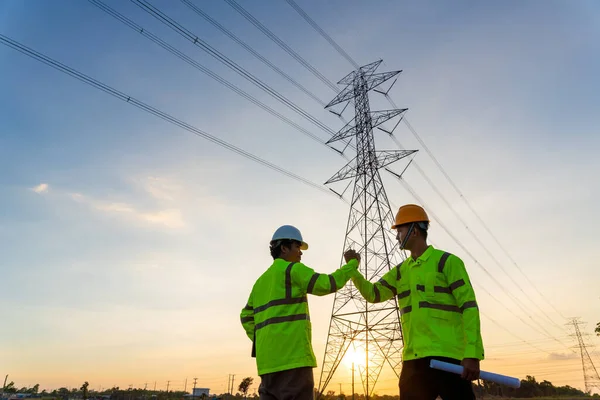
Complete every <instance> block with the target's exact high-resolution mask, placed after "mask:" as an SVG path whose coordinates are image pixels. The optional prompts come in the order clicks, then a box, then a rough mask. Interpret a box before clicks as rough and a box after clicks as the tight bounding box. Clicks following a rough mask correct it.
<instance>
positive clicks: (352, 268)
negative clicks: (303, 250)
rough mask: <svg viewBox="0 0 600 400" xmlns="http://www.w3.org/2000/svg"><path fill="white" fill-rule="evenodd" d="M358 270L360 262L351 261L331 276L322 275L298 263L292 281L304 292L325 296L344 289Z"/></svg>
mask: <svg viewBox="0 0 600 400" xmlns="http://www.w3.org/2000/svg"><path fill="white" fill-rule="evenodd" d="M357 268H358V260H350V261H349V262H348V263H347V264H346V265H343V266H341V267H340V268H338V269H337V270H335V271H334V272H332V273H331V274H320V273H318V272H315V271H314V270H313V269H311V268H309V267H307V266H306V265H304V264H302V263H297V264H294V267H293V268H292V280H293V282H294V284H297V285H298V286H300V288H302V291H304V292H306V293H308V294H314V295H316V296H324V295H326V294H330V293H335V292H336V291H338V290H340V289H341V288H343V287H344V285H345V284H346V282H348V281H349V280H350V278H351V277H352V274H354V273H355V272H356V269H357Z"/></svg>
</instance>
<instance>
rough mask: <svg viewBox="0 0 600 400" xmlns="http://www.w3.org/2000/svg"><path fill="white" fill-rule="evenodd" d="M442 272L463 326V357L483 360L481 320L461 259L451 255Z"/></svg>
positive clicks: (473, 292)
mask: <svg viewBox="0 0 600 400" xmlns="http://www.w3.org/2000/svg"><path fill="white" fill-rule="evenodd" d="M444 274H445V275H446V279H447V281H448V284H449V286H450V290H452V295H453V296H454V298H455V299H456V304H457V305H458V307H460V310H461V311H462V315H463V322H464V327H465V340H466V346H465V354H464V358H477V359H479V360H483V358H484V351H483V339H482V338H481V320H480V316H479V307H478V306H477V299H476V298H475V291H474V290H473V286H472V285H471V280H470V279H469V275H468V274H467V270H466V268H465V264H464V263H463V261H462V260H461V259H460V258H458V257H456V256H454V255H451V256H450V257H449V258H448V260H447V262H446V265H445V267H444Z"/></svg>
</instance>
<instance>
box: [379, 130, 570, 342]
mask: <svg viewBox="0 0 600 400" xmlns="http://www.w3.org/2000/svg"><path fill="white" fill-rule="evenodd" d="M389 136H390V137H391V138H392V140H393V141H394V142H395V143H396V145H397V146H398V147H399V148H400V149H403V148H404V146H402V144H401V143H400V142H399V141H398V139H397V138H396V136H394V134H393V133H392V134H390V135H389ZM413 166H414V168H415V169H416V170H417V171H418V172H419V174H420V175H421V176H422V177H423V179H424V180H425V181H426V182H427V183H428V184H429V186H430V187H431V188H432V189H433V190H434V191H435V193H436V194H437V195H438V196H439V197H440V198H441V199H442V201H444V203H445V204H446V206H447V207H448V208H449V209H450V210H451V211H452V213H453V214H454V215H455V216H456V217H457V218H458V220H459V221H460V222H461V223H462V224H463V226H464V227H465V229H466V230H467V232H468V233H469V235H470V236H471V237H472V238H473V239H475V241H476V242H477V243H478V244H479V245H480V246H481V248H483V250H484V251H485V252H486V253H487V255H488V256H489V257H490V258H491V259H492V260H493V261H494V263H495V264H496V265H497V266H498V267H499V268H500V269H501V270H502V272H504V274H505V275H506V276H508V278H509V279H510V280H511V282H512V283H513V284H514V285H515V286H516V287H517V288H518V289H519V290H520V291H521V292H522V293H523V295H524V296H525V297H526V298H527V299H528V300H529V301H531V303H532V304H533V305H535V306H536V307H537V309H538V310H539V311H541V312H542V314H543V315H544V316H545V317H546V318H547V320H548V321H549V322H550V323H551V324H554V326H556V327H557V328H558V329H560V330H564V327H561V326H560V325H558V324H557V323H556V322H554V320H553V319H552V318H551V317H550V316H549V315H548V314H547V313H546V311H544V310H543V309H542V308H541V307H540V306H539V305H538V304H537V303H536V302H535V301H534V300H533V299H532V298H531V297H530V296H529V295H528V294H527V293H526V292H525V290H523V288H522V287H521V285H519V283H518V282H517V281H516V280H515V279H514V278H513V277H512V276H511V275H510V274H509V273H508V271H506V269H505V268H504V267H503V266H502V264H501V263H500V261H498V259H497V258H496V257H495V256H494V255H493V254H492V252H491V251H490V250H489V249H488V247H487V246H486V245H485V244H484V243H483V242H482V241H481V239H479V237H478V236H477V235H476V234H475V233H474V232H473V231H472V230H471V229H470V228H469V226H468V224H467V222H466V221H465V220H464V219H463V218H462V217H461V216H460V214H459V213H458V212H457V211H456V209H455V208H454V207H453V206H452V204H450V202H449V201H448V199H447V198H446V197H445V196H444V195H443V194H442V192H441V191H440V190H439V189H438V187H437V186H436V185H435V184H434V183H433V181H432V180H431V179H430V178H429V176H427V174H426V173H425V171H424V170H423V169H422V168H421V167H420V166H419V164H418V163H417V162H416V161H415V162H413Z"/></svg>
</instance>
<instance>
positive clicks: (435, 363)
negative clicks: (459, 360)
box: [429, 360, 521, 388]
mask: <svg viewBox="0 0 600 400" xmlns="http://www.w3.org/2000/svg"><path fill="white" fill-rule="evenodd" d="M429 366H430V367H431V368H434V369H439V370H442V371H446V372H452V373H454V374H459V375H460V374H462V372H463V367H462V365H456V364H450V363H447V362H444V361H439V360H431V362H430V363H429ZM479 378H480V379H483V380H484V381H490V382H494V383H498V384H500V385H506V386H508V387H512V388H518V387H519V386H521V381H520V380H519V379H518V378H513V377H512V376H506V375H500V374H495V373H493V372H487V371H481V372H480V373H479Z"/></svg>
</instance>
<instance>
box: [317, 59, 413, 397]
mask: <svg viewBox="0 0 600 400" xmlns="http://www.w3.org/2000/svg"><path fill="white" fill-rule="evenodd" d="M380 64H381V61H376V62H374V63H371V64H367V65H365V66H363V67H361V68H359V69H358V70H356V71H353V72H351V73H350V74H348V75H347V76H346V77H344V78H343V79H342V80H340V81H339V82H338V83H339V84H345V85H346V87H345V89H344V90H342V91H341V92H340V93H339V94H338V95H337V96H336V97H335V98H334V99H333V100H332V101H331V102H330V103H329V104H328V105H327V106H326V108H329V107H332V106H334V105H337V104H341V103H344V102H349V101H352V102H353V103H354V110H355V116H354V118H353V119H352V121H350V122H349V123H348V124H347V125H346V126H344V127H343V128H342V129H341V130H340V131H339V132H338V133H337V134H335V135H334V136H333V137H332V138H331V139H330V140H329V141H328V143H332V142H335V141H340V140H341V141H344V142H346V141H347V140H349V139H350V143H354V146H355V147H356V157H355V158H354V159H353V160H351V161H350V162H349V163H348V164H347V165H346V166H344V167H343V168H342V169H341V170H340V171H338V172H337V173H336V174H335V175H334V176H333V177H331V178H330V179H329V180H328V181H327V182H326V184H331V183H334V182H338V181H342V180H347V179H353V180H354V191H353V194H352V201H351V204H350V213H349V216H348V224H347V228H346V237H345V240H344V249H349V248H352V249H355V250H357V251H359V252H360V254H361V265H360V271H361V273H362V274H363V275H364V276H365V278H366V279H368V280H370V281H376V280H379V279H380V278H381V277H382V276H383V275H384V274H385V273H386V272H388V271H389V270H390V269H391V268H393V267H394V266H396V265H397V264H398V263H399V260H398V256H397V254H398V243H397V241H396V240H395V235H394V232H393V231H392V230H391V226H392V224H393V220H394V214H392V211H391V209H390V204H389V201H388V198H387V195H386V193H385V189H384V187H383V183H382V180H381V176H380V174H379V170H380V169H381V168H384V167H386V166H388V165H389V164H391V163H393V162H395V161H398V160H400V159H402V158H404V157H407V156H409V155H410V154H412V153H414V152H415V151H416V150H387V151H376V150H375V139H374V135H373V128H375V127H377V126H378V125H381V124H382V123H383V122H385V121H387V120H389V119H391V118H395V117H399V118H402V116H403V114H404V113H405V112H406V110H407V109H396V110H386V111H371V109H370V105H369V96H368V92H369V91H370V90H372V89H376V88H377V87H378V86H379V85H381V84H382V83H383V82H385V81H387V80H388V79H390V78H392V77H394V76H396V75H397V74H399V73H400V72H401V71H392V72H384V73H375V71H376V69H377V68H378V67H379V65H380ZM344 109H345V108H344ZM350 345H352V346H353V348H355V349H356V351H357V352H358V354H364V362H361V363H359V365H358V369H359V373H360V376H361V380H362V384H363V388H364V393H365V395H366V398H367V399H368V398H369V396H370V395H371V394H372V393H373V390H374V389H375V385H376V383H377V379H378V377H379V375H380V373H381V371H382V369H383V366H384V364H388V365H389V366H390V367H391V368H392V370H393V371H394V373H395V374H396V376H398V375H399V373H400V368H401V362H402V345H403V342H402V332H401V330H400V314H399V311H398V306H397V301H396V298H393V299H392V300H389V301H386V302H382V303H377V304H369V303H367V302H366V301H365V300H364V299H363V297H362V296H361V295H360V293H358V290H357V289H356V288H355V287H354V285H352V284H351V283H349V284H347V285H346V286H344V288H342V289H341V290H339V291H338V292H336V294H335V299H334V302H333V310H332V314H331V321H330V325H329V333H328V338H327V345H326V348H325V356H324V360H323V364H322V365H323V369H322V371H321V378H320V381H319V393H320V394H322V393H323V392H324V391H325V389H326V388H327V385H328V384H329V383H330V382H331V379H332V378H333V375H334V373H335V371H336V369H337V367H338V366H339V364H340V362H341V361H342V359H343V358H344V355H345V354H346V352H347V351H348V349H349V347H350ZM361 364H364V365H361Z"/></svg>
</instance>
